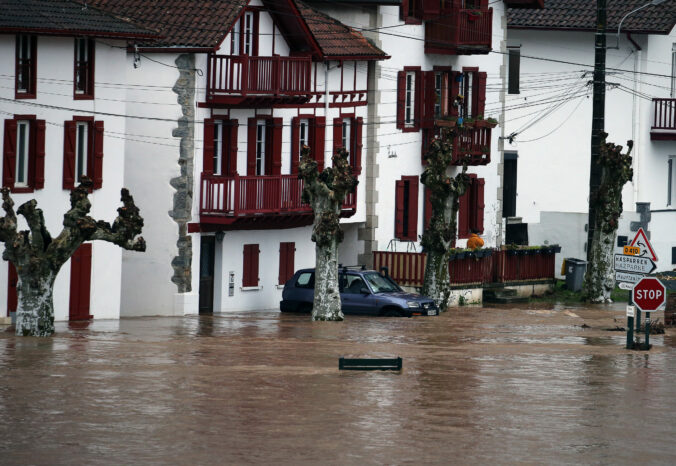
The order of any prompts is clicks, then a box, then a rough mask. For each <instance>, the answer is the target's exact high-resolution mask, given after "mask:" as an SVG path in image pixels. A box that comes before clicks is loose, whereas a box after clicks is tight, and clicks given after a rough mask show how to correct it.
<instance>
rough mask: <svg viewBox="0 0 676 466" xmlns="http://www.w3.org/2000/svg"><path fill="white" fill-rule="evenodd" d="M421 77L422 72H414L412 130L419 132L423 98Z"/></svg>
mask: <svg viewBox="0 0 676 466" xmlns="http://www.w3.org/2000/svg"><path fill="white" fill-rule="evenodd" d="M423 87H424V86H423V76H422V71H416V72H415V102H414V105H415V106H414V108H413V112H414V115H415V116H414V118H415V121H414V130H415V131H419V130H420V122H421V121H422V115H423V111H422V108H423V96H424V95H425V93H424V92H423V91H424V89H423Z"/></svg>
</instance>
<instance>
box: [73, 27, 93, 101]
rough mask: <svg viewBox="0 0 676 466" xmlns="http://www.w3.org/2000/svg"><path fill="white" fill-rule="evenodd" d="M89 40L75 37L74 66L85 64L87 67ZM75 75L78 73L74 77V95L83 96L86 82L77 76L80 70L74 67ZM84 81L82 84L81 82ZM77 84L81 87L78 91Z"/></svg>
mask: <svg viewBox="0 0 676 466" xmlns="http://www.w3.org/2000/svg"><path fill="white" fill-rule="evenodd" d="M89 45H90V44H89V40H88V39H85V38H82V37H76V38H75V60H76V63H75V64H76V65H77V62H80V63H87V65H89ZM76 73H78V74H77V75H76V77H75V93H76V94H84V93H85V92H87V90H88V89H87V82H86V77H82V76H79V73H80V68H79V67H76ZM83 81H84V82H83ZM78 84H81V85H82V87H83V88H82V89H79V87H78Z"/></svg>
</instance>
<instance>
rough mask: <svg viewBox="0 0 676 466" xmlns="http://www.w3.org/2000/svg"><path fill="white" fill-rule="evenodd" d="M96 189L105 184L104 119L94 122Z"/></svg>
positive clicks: (94, 177)
mask: <svg viewBox="0 0 676 466" xmlns="http://www.w3.org/2000/svg"><path fill="white" fill-rule="evenodd" d="M91 176H92V180H93V181H94V189H101V186H103V121H95V122H94V173H93V174H91Z"/></svg>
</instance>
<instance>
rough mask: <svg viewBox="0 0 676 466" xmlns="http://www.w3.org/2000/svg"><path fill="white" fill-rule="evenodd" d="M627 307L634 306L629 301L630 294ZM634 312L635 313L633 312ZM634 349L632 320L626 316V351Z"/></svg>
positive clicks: (630, 300)
mask: <svg viewBox="0 0 676 466" xmlns="http://www.w3.org/2000/svg"><path fill="white" fill-rule="evenodd" d="M627 304H628V305H629V306H633V305H634V301H633V300H632V299H631V294H630V295H629V302H628V303H627ZM634 312H636V311H634ZM633 347H634V318H633V317H631V316H627V349H632V348H633Z"/></svg>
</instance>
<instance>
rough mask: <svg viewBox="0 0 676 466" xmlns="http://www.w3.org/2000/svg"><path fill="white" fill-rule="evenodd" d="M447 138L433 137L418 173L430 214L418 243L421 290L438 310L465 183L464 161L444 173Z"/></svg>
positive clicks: (444, 298) (446, 289) (445, 292)
mask: <svg viewBox="0 0 676 466" xmlns="http://www.w3.org/2000/svg"><path fill="white" fill-rule="evenodd" d="M453 134H454V133H451V135H449V137H447V138H443V139H435V140H433V141H432V143H431V144H430V149H429V150H428V152H427V154H426V155H425V160H427V167H426V168H425V171H424V172H423V174H422V177H421V178H422V183H423V184H424V185H425V188H426V189H429V190H430V203H431V204H432V218H431V219H430V224H429V226H428V227H427V229H426V230H425V232H424V233H423V237H422V241H421V244H422V246H423V249H424V251H425V253H426V255H427V263H426V264H425V278H424V279H423V287H422V293H423V294H424V295H425V296H429V297H430V298H432V299H434V302H435V303H436V304H437V306H438V307H439V310H440V311H445V310H446V308H447V307H448V302H449V298H450V294H451V285H450V279H449V276H448V259H449V257H450V252H451V246H452V244H453V240H454V239H455V236H456V231H457V227H456V217H457V214H458V207H459V205H460V197H461V196H462V195H463V194H465V191H467V187H468V186H469V181H470V179H469V176H468V175H467V163H463V166H462V170H461V172H460V173H458V174H457V175H456V176H455V177H450V176H448V175H447V172H448V170H449V166H450V163H451V160H452V155H453V154H452V146H451V144H450V143H449V142H448V141H450V140H452V139H453Z"/></svg>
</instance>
